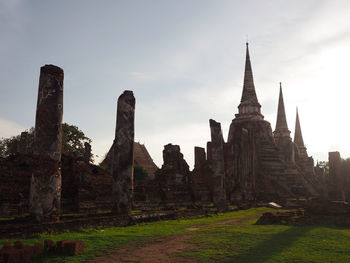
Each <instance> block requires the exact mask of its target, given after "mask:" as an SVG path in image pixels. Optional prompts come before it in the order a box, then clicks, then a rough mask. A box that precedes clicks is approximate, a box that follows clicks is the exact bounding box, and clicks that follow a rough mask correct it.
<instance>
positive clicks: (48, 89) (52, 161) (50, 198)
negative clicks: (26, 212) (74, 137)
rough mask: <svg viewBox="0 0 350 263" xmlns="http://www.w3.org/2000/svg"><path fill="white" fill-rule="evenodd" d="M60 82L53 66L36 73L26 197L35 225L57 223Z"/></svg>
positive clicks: (60, 141)
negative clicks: (31, 156) (31, 165)
mask: <svg viewBox="0 0 350 263" xmlns="http://www.w3.org/2000/svg"><path fill="white" fill-rule="evenodd" d="M63 78H64V74H63V70H62V69H61V68H59V67H56V66H54V65H45V66H43V67H41V69H40V79H39V92H38V102H37V110H36V120H35V133H34V145H33V146H34V149H33V153H34V157H35V158H36V159H37V161H36V169H35V170H34V172H33V173H32V177H31V184H30V196H29V209H30V213H31V214H32V216H33V217H35V218H36V220H38V221H43V220H57V221H58V220H59V213H60V202H61V148H62V114H63Z"/></svg>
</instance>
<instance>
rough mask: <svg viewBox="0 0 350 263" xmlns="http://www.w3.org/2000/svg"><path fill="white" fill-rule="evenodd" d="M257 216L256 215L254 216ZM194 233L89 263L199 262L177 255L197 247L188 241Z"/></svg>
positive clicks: (121, 251)
mask: <svg viewBox="0 0 350 263" xmlns="http://www.w3.org/2000/svg"><path fill="white" fill-rule="evenodd" d="M254 217H256V216H254ZM251 218H252V217H250V218H233V219H229V220H225V221H222V222H216V223H212V224H204V225H199V226H193V227H189V228H186V230H188V231H197V230H200V229H201V228H203V227H206V226H215V225H226V224H233V223H241V222H244V221H247V220H249V219H251ZM192 237H193V236H192V235H190V234H189V235H176V236H168V237H166V238H163V239H159V240H156V241H155V240H153V241H150V242H148V243H147V244H146V245H145V246H143V247H137V246H133V245H129V246H127V247H124V248H120V249H117V250H114V251H110V252H109V253H108V254H106V255H103V256H99V257H96V258H95V259H93V260H91V261H88V263H125V262H138V263H175V262H176V263H177V262H183V263H194V262H197V261H196V260H194V259H189V258H183V257H179V256H177V255H176V253H178V252H181V251H183V250H184V249H191V248H196V246H195V245H193V244H190V243H188V242H186V241H187V240H189V239H191V238H192Z"/></svg>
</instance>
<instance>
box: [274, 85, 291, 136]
mask: <svg viewBox="0 0 350 263" xmlns="http://www.w3.org/2000/svg"><path fill="white" fill-rule="evenodd" d="M284 130H287V131H288V124H287V118H286V112H285V109H284V101H283V93H282V83H281V82H280V95H279V99H278V109H277V121H276V129H275V131H284Z"/></svg>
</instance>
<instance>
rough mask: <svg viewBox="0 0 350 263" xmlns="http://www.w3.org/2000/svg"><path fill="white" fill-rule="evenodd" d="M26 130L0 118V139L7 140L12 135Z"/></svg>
mask: <svg viewBox="0 0 350 263" xmlns="http://www.w3.org/2000/svg"><path fill="white" fill-rule="evenodd" d="M25 129H26V128H25V127H23V126H21V125H20V124H18V123H15V122H12V121H9V120H6V119H3V118H0V138H8V137H11V136H14V135H18V134H19V133H21V132H22V131H24V130H25Z"/></svg>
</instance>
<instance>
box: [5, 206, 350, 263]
mask: <svg viewBox="0 0 350 263" xmlns="http://www.w3.org/2000/svg"><path fill="white" fill-rule="evenodd" d="M271 210H272V209H268V208H254V209H249V210H241V211H237V212H231V213H225V214H219V215H218V216H210V217H201V218H192V219H180V220H169V221H159V222H152V223H144V224H138V225H135V226H129V227H109V228H105V229H82V230H81V231H78V232H66V233H61V234H55V235H48V234H42V235H39V236H36V237H32V238H27V239H25V240H23V242H24V243H26V244H33V243H35V242H43V240H45V239H52V240H54V241H57V240H62V239H71V240H84V241H85V246H86V249H85V252H84V253H83V254H81V255H79V256H75V257H66V258H62V257H61V256H59V255H46V256H45V259H50V260H53V259H56V260H57V259H63V260H64V262H67V263H69V262H80V261H82V260H86V259H89V258H93V257H94V256H96V255H99V254H103V253H104V252H105V251H106V250H107V251H108V250H109V249H112V248H118V247H122V246H125V245H127V244H129V245H132V246H135V247H137V246H144V245H146V244H147V242H148V241H149V240H151V239H159V238H164V237H166V236H169V235H180V234H190V235H192V238H191V239H190V240H189V241H187V242H190V243H192V244H194V247H195V248H193V249H188V250H185V251H182V252H181V253H180V256H184V257H190V258H194V259H197V260H198V261H199V262H244V263H249V262H254V263H259V262H264V263H277V262H287V263H292V262H303V263H311V262H321V263H322V262H327V263H328V262H337V263H338V262H350V249H349V248H350V229H348V228H342V227H335V226H293V225H255V222H256V219H257V218H258V216H259V215H260V214H261V213H262V212H266V211H271ZM229 219H237V220H235V221H232V222H229V223H226V224H221V225H218V224H215V223H217V222H220V221H225V220H229ZM193 226H197V227H198V226H201V227H200V228H199V229H198V230H197V231H188V230H186V228H188V227H193ZM16 240H17V239H16ZM5 241H8V240H5V239H0V244H1V245H2V243H3V242H5ZM11 241H15V240H11Z"/></svg>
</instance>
